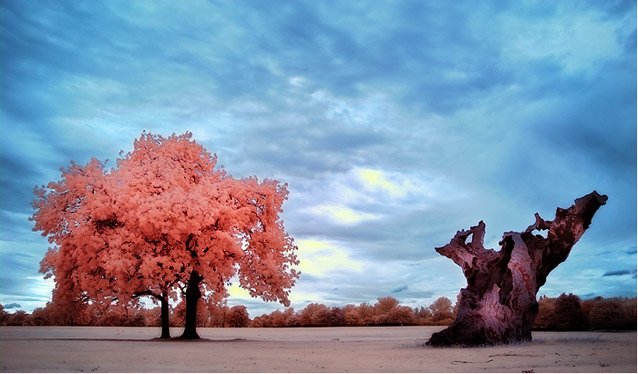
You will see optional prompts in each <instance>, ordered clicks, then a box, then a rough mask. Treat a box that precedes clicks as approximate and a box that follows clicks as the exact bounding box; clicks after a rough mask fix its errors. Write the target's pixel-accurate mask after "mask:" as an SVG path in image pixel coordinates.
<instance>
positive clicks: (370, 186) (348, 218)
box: [311, 168, 415, 226]
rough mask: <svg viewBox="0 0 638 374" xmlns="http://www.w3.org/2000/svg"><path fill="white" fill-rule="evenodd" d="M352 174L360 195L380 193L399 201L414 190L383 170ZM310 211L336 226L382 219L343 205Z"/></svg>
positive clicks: (410, 185)
mask: <svg viewBox="0 0 638 374" xmlns="http://www.w3.org/2000/svg"><path fill="white" fill-rule="evenodd" d="M353 174H354V176H355V180H354V181H353V182H354V183H353V184H355V187H356V190H357V191H359V192H361V193H365V192H367V193H372V194H375V193H379V192H380V193H382V194H385V195H386V196H388V197H390V198H391V199H399V198H403V197H405V196H406V195H407V194H408V193H409V192H410V191H411V190H414V188H415V187H414V185H413V184H412V183H411V182H409V181H407V180H405V179H402V180H401V181H394V180H392V178H390V177H389V176H388V175H387V173H385V172H384V171H383V170H378V169H367V168H358V169H355V170H354V171H353ZM346 203H347V202H346ZM311 211H312V212H313V213H315V214H317V215H325V216H327V217H329V218H330V219H331V220H332V221H334V222H336V223H338V224H343V225H348V226H349V225H356V224H358V223H360V222H363V221H371V220H376V219H380V218H382V216H381V215H380V214H375V213H369V212H362V211H359V210H355V209H352V208H350V207H348V206H347V205H345V204H343V203H342V204H335V203H329V204H322V205H317V206H314V207H312V208H311Z"/></svg>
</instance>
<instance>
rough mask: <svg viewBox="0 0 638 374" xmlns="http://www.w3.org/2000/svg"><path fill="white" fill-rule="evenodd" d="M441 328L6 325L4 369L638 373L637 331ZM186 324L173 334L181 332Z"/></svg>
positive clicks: (1, 347) (1, 343) (0, 354)
mask: <svg viewBox="0 0 638 374" xmlns="http://www.w3.org/2000/svg"><path fill="white" fill-rule="evenodd" d="M440 329H441V328H432V327H368V328H345V327H344V328H295V329H200V330H199V333H200V335H201V336H202V338H205V339H206V340H203V341H196V342H188V341H157V340H153V338H154V337H156V336H158V334H159V329H158V328H122V327H0V367H1V368H2V371H3V372H15V371H20V372H32V371H37V372H50V371H62V372H104V371H107V372H122V371H127V372H131V371H134V372H157V371H163V372H175V371H178V372H193V371H203V372H236V371H240V372H273V371H274V372H380V371H382V372H397V371H399V372H409V371H417V372H442V371H443V372H450V371H461V372H484V371H487V372H531V371H533V372H548V371H549V372H584V371H587V372H636V332H622V333H599V332H574V333H555V332H536V333H534V340H533V341H532V342H530V343H525V344H517V345H512V346H499V347H488V348H471V349H470V348H465V349H462V348H449V349H442V348H429V347H424V346H423V344H424V343H425V341H426V340H427V339H428V338H429V337H430V335H431V334H432V333H433V332H435V331H438V330H440ZM179 333H180V330H179V329H176V330H172V334H173V335H174V336H177V335H179Z"/></svg>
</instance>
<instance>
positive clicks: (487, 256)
mask: <svg viewBox="0 0 638 374" xmlns="http://www.w3.org/2000/svg"><path fill="white" fill-rule="evenodd" d="M606 201H607V196H606V195H600V194H598V193H597V192H596V191H594V192H592V193H590V194H587V195H585V196H583V197H581V198H579V199H576V200H575V202H574V205H572V206H571V207H570V208H568V209H563V208H557V209H556V218H554V220H553V221H545V220H544V219H542V218H541V217H540V215H539V214H538V213H536V214H535V216H536V222H534V224H532V225H531V226H529V227H528V228H527V229H526V230H525V231H523V232H520V233H519V232H506V233H504V234H503V239H502V240H501V241H500V242H499V245H500V246H501V250H500V251H498V252H497V251H494V250H492V249H486V248H485V247H484V246H483V238H484V236H485V223H483V221H480V222H479V223H478V225H476V226H472V227H470V229H469V230H462V231H458V232H457V233H456V235H455V236H454V238H452V240H451V241H450V243H449V244H447V245H445V246H443V247H440V248H436V251H437V252H438V253H440V254H441V255H443V256H445V257H448V258H450V259H451V260H452V261H454V262H455V263H456V264H457V265H459V266H460V267H461V269H462V270H463V274H464V275H465V278H466V279H467V287H466V288H463V289H461V295H460V296H461V297H460V300H459V303H460V304H459V309H458V314H457V317H456V320H455V321H454V323H453V324H452V325H451V326H450V327H448V328H447V329H445V330H443V331H441V332H438V333H435V334H433V335H432V337H431V338H430V340H429V341H428V343H427V344H428V345H431V346H435V347H442V346H477V345H494V344H507V343H513V342H521V341H529V340H531V339H532V324H533V323H534V319H535V318H536V315H537V314H538V303H537V301H536V293H537V292H538V290H539V289H540V287H541V286H542V285H544V284H545V281H546V280H547V276H548V275H549V273H550V272H551V271H552V270H554V268H556V266H558V264H560V263H561V262H563V261H565V260H566V259H567V256H568V255H569V252H570V251H571V249H572V247H573V246H574V244H576V242H577V241H578V239H580V237H581V236H582V235H583V233H584V232H585V230H587V228H588V227H589V224H590V223H591V220H592V217H593V216H594V214H595V213H596V211H597V210H598V208H600V207H601V206H602V205H604V204H605V202H606ZM535 231H547V237H543V236H542V235H540V234H538V233H535ZM470 237H471V239H470V240H469V242H468V239H469V238H470Z"/></svg>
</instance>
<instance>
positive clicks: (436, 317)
mask: <svg viewBox="0 0 638 374" xmlns="http://www.w3.org/2000/svg"><path fill="white" fill-rule="evenodd" d="M430 312H431V313H432V322H433V323H435V324H441V325H449V324H450V323H452V317H453V315H454V314H453V309H452V301H451V300H450V299H448V298H447V297H439V298H438V299H436V300H434V302H433V303H432V305H430Z"/></svg>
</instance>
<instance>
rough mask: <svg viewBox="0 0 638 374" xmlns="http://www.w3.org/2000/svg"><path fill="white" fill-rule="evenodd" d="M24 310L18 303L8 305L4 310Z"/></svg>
mask: <svg viewBox="0 0 638 374" xmlns="http://www.w3.org/2000/svg"><path fill="white" fill-rule="evenodd" d="M20 308H22V305H20V304H18V303H11V304H7V305H5V306H4V309H5V310H7V309H20Z"/></svg>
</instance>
